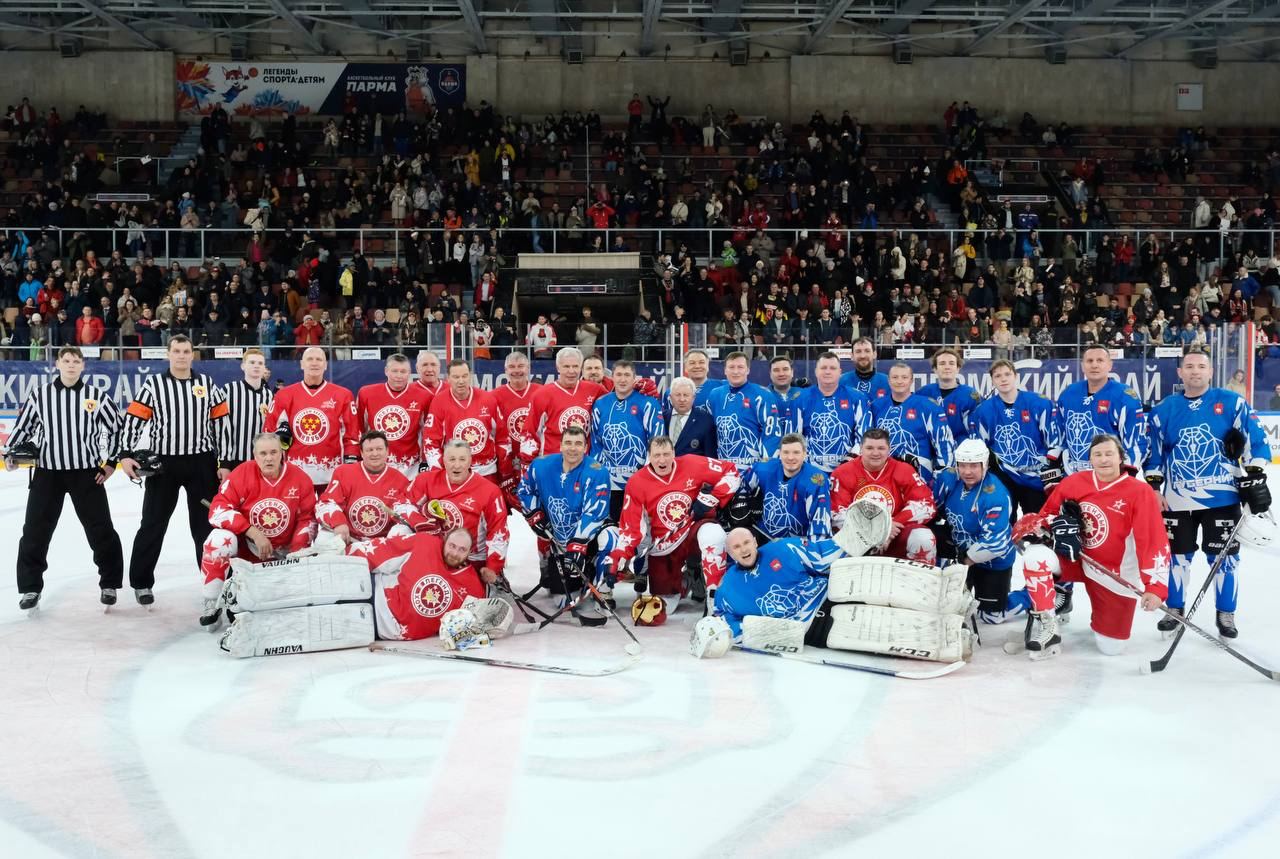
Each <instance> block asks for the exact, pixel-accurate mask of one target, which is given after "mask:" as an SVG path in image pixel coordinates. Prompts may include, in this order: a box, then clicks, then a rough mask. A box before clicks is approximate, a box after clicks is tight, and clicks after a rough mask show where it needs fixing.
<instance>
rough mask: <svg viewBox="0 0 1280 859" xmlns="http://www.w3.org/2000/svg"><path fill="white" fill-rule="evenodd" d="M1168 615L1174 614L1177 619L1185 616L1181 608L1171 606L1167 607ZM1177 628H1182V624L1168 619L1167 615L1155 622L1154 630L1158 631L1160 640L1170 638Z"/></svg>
mask: <svg viewBox="0 0 1280 859" xmlns="http://www.w3.org/2000/svg"><path fill="white" fill-rule="evenodd" d="M1169 614H1176V615H1177V616H1178V617H1184V616H1185V615H1183V613H1182V608H1181V607H1178V608H1175V607H1173V606H1169ZM1179 626H1182V624H1180V623H1178V622H1177V621H1176V620H1174V619H1173V618H1171V617H1169V615H1165V616H1164V617H1162V618H1160V620H1158V621H1156V629H1158V630H1159V631H1160V637H1161V638H1172V637H1173V634H1174V633H1175V632H1177V630H1178V627H1179Z"/></svg>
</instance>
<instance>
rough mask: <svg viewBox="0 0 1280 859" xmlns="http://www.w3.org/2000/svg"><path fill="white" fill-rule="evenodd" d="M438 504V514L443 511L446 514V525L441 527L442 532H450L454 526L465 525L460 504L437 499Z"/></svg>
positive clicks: (460, 526)
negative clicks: (459, 507)
mask: <svg viewBox="0 0 1280 859" xmlns="http://www.w3.org/2000/svg"><path fill="white" fill-rule="evenodd" d="M436 504H437V507H436V515H439V514H440V513H441V512H442V511H443V512H444V514H445V516H444V526H443V527H442V528H441V531H442V532H444V533H448V532H449V531H452V530H453V529H454V528H462V527H463V526H464V523H463V521H462V511H461V510H459V509H458V505H456V504H454V503H453V502H452V501H448V500H445V499H437V501H436Z"/></svg>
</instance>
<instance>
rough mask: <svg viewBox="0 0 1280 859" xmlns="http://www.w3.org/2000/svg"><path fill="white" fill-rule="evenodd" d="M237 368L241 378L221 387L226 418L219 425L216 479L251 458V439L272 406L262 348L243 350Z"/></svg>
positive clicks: (225, 475)
mask: <svg viewBox="0 0 1280 859" xmlns="http://www.w3.org/2000/svg"><path fill="white" fill-rule="evenodd" d="M240 370H241V372H243V373H244V379H243V380H242V381H236V382H228V383H227V384H226V385H224V386H223V387H222V396H223V399H225V400H226V401H227V419H226V420H225V421H222V423H221V425H220V427H219V429H218V480H226V479H227V478H228V477H229V476H230V475H231V472H232V471H234V470H235V467H236V466H237V465H240V464H241V463H243V462H248V461H249V460H251V459H253V440H254V438H256V437H257V435H258V434H259V433H260V432H262V422H263V420H264V419H265V418H266V416H267V412H268V411H270V410H271V397H272V394H271V386H270V385H269V384H267V359H266V358H265V357H264V356H263V354H262V350H261V349H246V350H244V358H243V359H241V361H240Z"/></svg>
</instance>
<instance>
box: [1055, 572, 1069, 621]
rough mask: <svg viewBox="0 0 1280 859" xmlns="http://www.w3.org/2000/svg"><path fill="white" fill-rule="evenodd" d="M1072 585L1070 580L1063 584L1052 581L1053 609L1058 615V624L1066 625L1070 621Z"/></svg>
mask: <svg viewBox="0 0 1280 859" xmlns="http://www.w3.org/2000/svg"><path fill="white" fill-rule="evenodd" d="M1072 589H1073V585H1072V584H1071V582H1066V583H1065V584H1063V583H1060V582H1054V584H1053V611H1054V614H1056V615H1057V616H1058V625H1059V626H1066V625H1067V624H1069V623H1071V591H1072Z"/></svg>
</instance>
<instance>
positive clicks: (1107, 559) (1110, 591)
mask: <svg viewBox="0 0 1280 859" xmlns="http://www.w3.org/2000/svg"><path fill="white" fill-rule="evenodd" d="M1123 463H1124V452H1123V449H1122V448H1121V446H1120V440H1119V439H1117V438H1116V437H1115V436H1111V435H1100V436H1097V437H1096V438H1094V440H1093V443H1092V444H1091V445H1090V446H1089V464H1090V465H1091V466H1092V467H1093V470H1092V471H1079V472H1076V473H1075V474H1072V475H1070V476H1069V477H1067V478H1066V479H1064V480H1063V481H1062V482H1061V483H1059V484H1058V485H1057V486H1056V487H1054V490H1053V492H1052V493H1051V494H1050V495H1049V498H1048V500H1046V501H1045V504H1044V507H1043V508H1042V509H1041V511H1040V513H1039V514H1030V515H1028V516H1024V517H1022V518H1021V519H1019V520H1018V525H1017V528H1015V534H1016V536H1017V537H1018V538H1019V539H1022V538H1023V537H1026V538H1027V540H1028V542H1027V543H1026V544H1025V548H1024V550H1023V554H1022V563H1023V578H1025V579H1026V581H1027V597H1028V600H1029V602H1030V605H1031V611H1032V614H1031V615H1030V616H1029V617H1028V618H1027V632H1026V648H1027V651H1028V652H1029V654H1030V656H1031V658H1033V659H1041V658H1044V657H1045V656H1051V655H1053V654H1055V653H1057V652H1058V651H1059V649H1060V648H1061V643H1062V638H1061V636H1060V635H1059V634H1058V616H1057V614H1056V613H1055V610H1054V579H1055V578H1056V577H1059V576H1060V577H1061V578H1062V579H1063V580H1064V581H1068V582H1084V585H1085V590H1086V591H1088V593H1089V602H1090V603H1091V604H1092V605H1093V616H1092V617H1091V618H1090V622H1089V625H1090V626H1091V627H1092V628H1093V631H1094V640H1095V642H1096V643H1097V645H1098V649H1099V650H1101V651H1102V652H1103V653H1105V654H1107V655H1108V656H1114V655H1116V654H1119V653H1122V652H1124V643H1125V641H1127V640H1128V638H1129V632H1130V630H1131V629H1132V628H1133V613H1134V609H1135V608H1136V607H1137V606H1138V604H1139V602H1140V603H1141V605H1142V610H1143V611H1153V610H1155V609H1156V608H1157V607H1159V605H1160V604H1161V602H1162V601H1163V600H1164V599H1165V597H1167V596H1168V594H1169V590H1168V579H1169V539H1168V537H1167V536H1166V535H1165V529H1164V520H1163V518H1162V517H1161V515H1160V499H1159V498H1158V497H1157V496H1156V494H1155V491H1154V490H1153V489H1152V488H1151V487H1150V486H1147V485H1146V484H1145V483H1143V482H1142V481H1141V480H1138V479H1137V478H1135V477H1132V476H1130V475H1128V474H1126V473H1125V472H1124V471H1123V470H1122V469H1121V466H1122V465H1123ZM1077 509H1078V512H1076V511H1077ZM1050 546H1052V548H1050ZM1108 572H1110V573H1112V574H1113V575H1116V576H1119V577H1120V578H1122V579H1124V581H1126V582H1128V583H1129V584H1130V585H1132V586H1133V587H1134V588H1136V589H1140V590H1142V591H1143V594H1142V598H1141V600H1138V599H1137V598H1136V597H1135V596H1134V595H1133V592H1132V591H1130V590H1129V589H1127V588H1125V587H1123V586H1122V585H1120V584H1119V583H1117V582H1116V581H1114V579H1113V578H1112V577H1111V576H1109V575H1107V573H1108Z"/></svg>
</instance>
